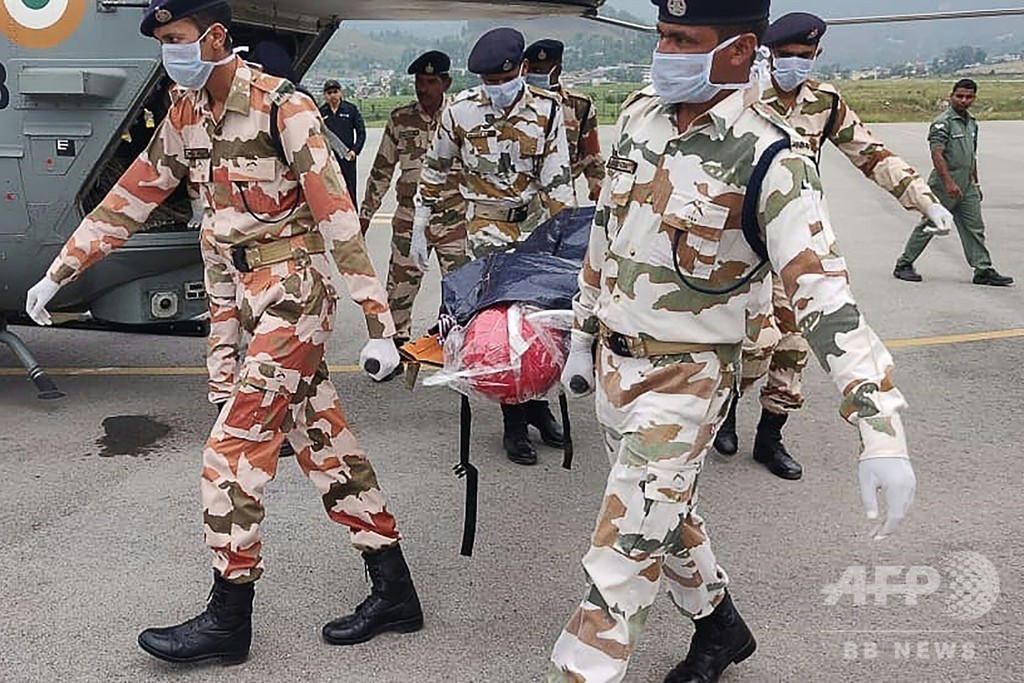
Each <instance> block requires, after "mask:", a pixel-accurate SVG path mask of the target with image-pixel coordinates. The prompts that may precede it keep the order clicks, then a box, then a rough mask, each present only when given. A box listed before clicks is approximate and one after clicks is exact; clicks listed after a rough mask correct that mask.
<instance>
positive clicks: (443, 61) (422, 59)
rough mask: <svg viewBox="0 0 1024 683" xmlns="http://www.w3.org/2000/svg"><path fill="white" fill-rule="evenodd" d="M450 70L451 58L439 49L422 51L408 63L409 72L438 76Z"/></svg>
mask: <svg viewBox="0 0 1024 683" xmlns="http://www.w3.org/2000/svg"><path fill="white" fill-rule="evenodd" d="M451 70H452V58H451V57H449V56H448V55H446V54H445V53H443V52H441V51H439V50H431V51H430V52H424V53H423V54H421V55H420V56H419V57H417V58H416V61H414V62H413V63H412V64H410V65H409V71H408V73H409V74H423V75H424V76H440V75H442V74H446V73H448V72H449V71H451Z"/></svg>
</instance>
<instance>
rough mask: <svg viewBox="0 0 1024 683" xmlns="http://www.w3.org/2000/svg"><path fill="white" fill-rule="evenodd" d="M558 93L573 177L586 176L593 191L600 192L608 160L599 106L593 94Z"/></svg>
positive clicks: (563, 89)
mask: <svg viewBox="0 0 1024 683" xmlns="http://www.w3.org/2000/svg"><path fill="white" fill-rule="evenodd" d="M556 93H557V94H558V95H559V96H560V97H561V99H562V112H563V114H564V116H565V135H566V138H568V142H569V160H570V162H572V177H573V178H574V179H575V178H579V177H580V176H581V175H582V176H586V178H587V186H588V187H589V188H590V191H591V192H600V190H601V183H602V182H604V177H605V171H604V159H603V158H602V156H601V141H600V139H599V138H598V125H597V107H595V106H594V100H592V99H591V98H590V96H589V95H587V94H585V93H581V92H576V91H575V90H569V89H568V88H561V89H560V90H557V91H556Z"/></svg>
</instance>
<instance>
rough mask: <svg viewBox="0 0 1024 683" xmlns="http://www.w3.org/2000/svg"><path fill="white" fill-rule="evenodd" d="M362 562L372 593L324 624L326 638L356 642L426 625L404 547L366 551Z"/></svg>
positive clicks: (413, 629) (338, 642)
mask: <svg viewBox="0 0 1024 683" xmlns="http://www.w3.org/2000/svg"><path fill="white" fill-rule="evenodd" d="M363 562H365V563H366V573H367V574H369V575H370V584H371V585H370V596H369V597H368V598H366V599H365V600H363V601H362V602H361V603H360V604H359V606H358V607H356V611H355V612H354V613H352V614H350V615H348V616H345V617H342V618H340V619H335V620H334V621H332V622H331V623H329V624H327V625H325V626H324V628H323V638H324V642H326V643H329V644H331V645H355V644H357V643H365V642H366V641H368V640H370V639H371V638H373V637H374V636H376V635H378V634H380V633H384V632H385V631H397V632H399V633H412V632H413V631H419V630H420V629H421V628H423V609H422V608H421V607H420V599H419V597H418V596H417V595H416V588H415V587H414V586H413V585H412V577H411V576H409V566H408V565H407V564H406V563H405V558H404V557H403V556H402V549H401V547H399V546H397V545H396V546H393V547H391V548H388V549H387V550H381V551H380V552H376V553H363Z"/></svg>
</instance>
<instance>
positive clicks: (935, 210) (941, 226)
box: [924, 204, 956, 237]
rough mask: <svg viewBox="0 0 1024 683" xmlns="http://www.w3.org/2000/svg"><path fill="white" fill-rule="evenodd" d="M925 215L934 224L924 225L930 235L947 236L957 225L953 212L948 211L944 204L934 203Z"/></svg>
mask: <svg viewBox="0 0 1024 683" xmlns="http://www.w3.org/2000/svg"><path fill="white" fill-rule="evenodd" d="M925 215H926V216H927V217H928V220H930V221H931V222H932V225H926V226H925V227H924V231H925V232H926V233H928V234H929V235H938V236H940V237H945V236H946V235H948V234H949V233H950V232H951V231H952V230H953V228H955V227H956V223H955V222H954V221H953V214H951V213H950V212H949V211H947V210H946V207H944V206H943V205H942V204H932V205H931V206H929V207H928V213H926V214H925Z"/></svg>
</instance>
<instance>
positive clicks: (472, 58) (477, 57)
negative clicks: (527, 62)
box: [468, 28, 526, 76]
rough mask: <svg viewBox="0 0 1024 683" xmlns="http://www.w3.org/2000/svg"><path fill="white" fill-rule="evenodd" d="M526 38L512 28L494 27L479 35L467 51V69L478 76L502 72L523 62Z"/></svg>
mask: <svg viewBox="0 0 1024 683" xmlns="http://www.w3.org/2000/svg"><path fill="white" fill-rule="evenodd" d="M525 47H526V38H524V37H523V34H522V33H520V32H519V31H517V30H515V29H514V28H496V29H493V30H491V31H488V32H487V33H485V34H483V35H482V36H480V40H478V41H476V45H474V46H473V51H472V52H470V53H469V64H468V66H469V70H470V71H471V72H472V73H475V74H478V75H480V76H487V75H489V74H503V73H506V72H508V71H511V70H512V69H515V68H516V67H517V66H519V65H520V64H522V63H523V50H524V49H525Z"/></svg>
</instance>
